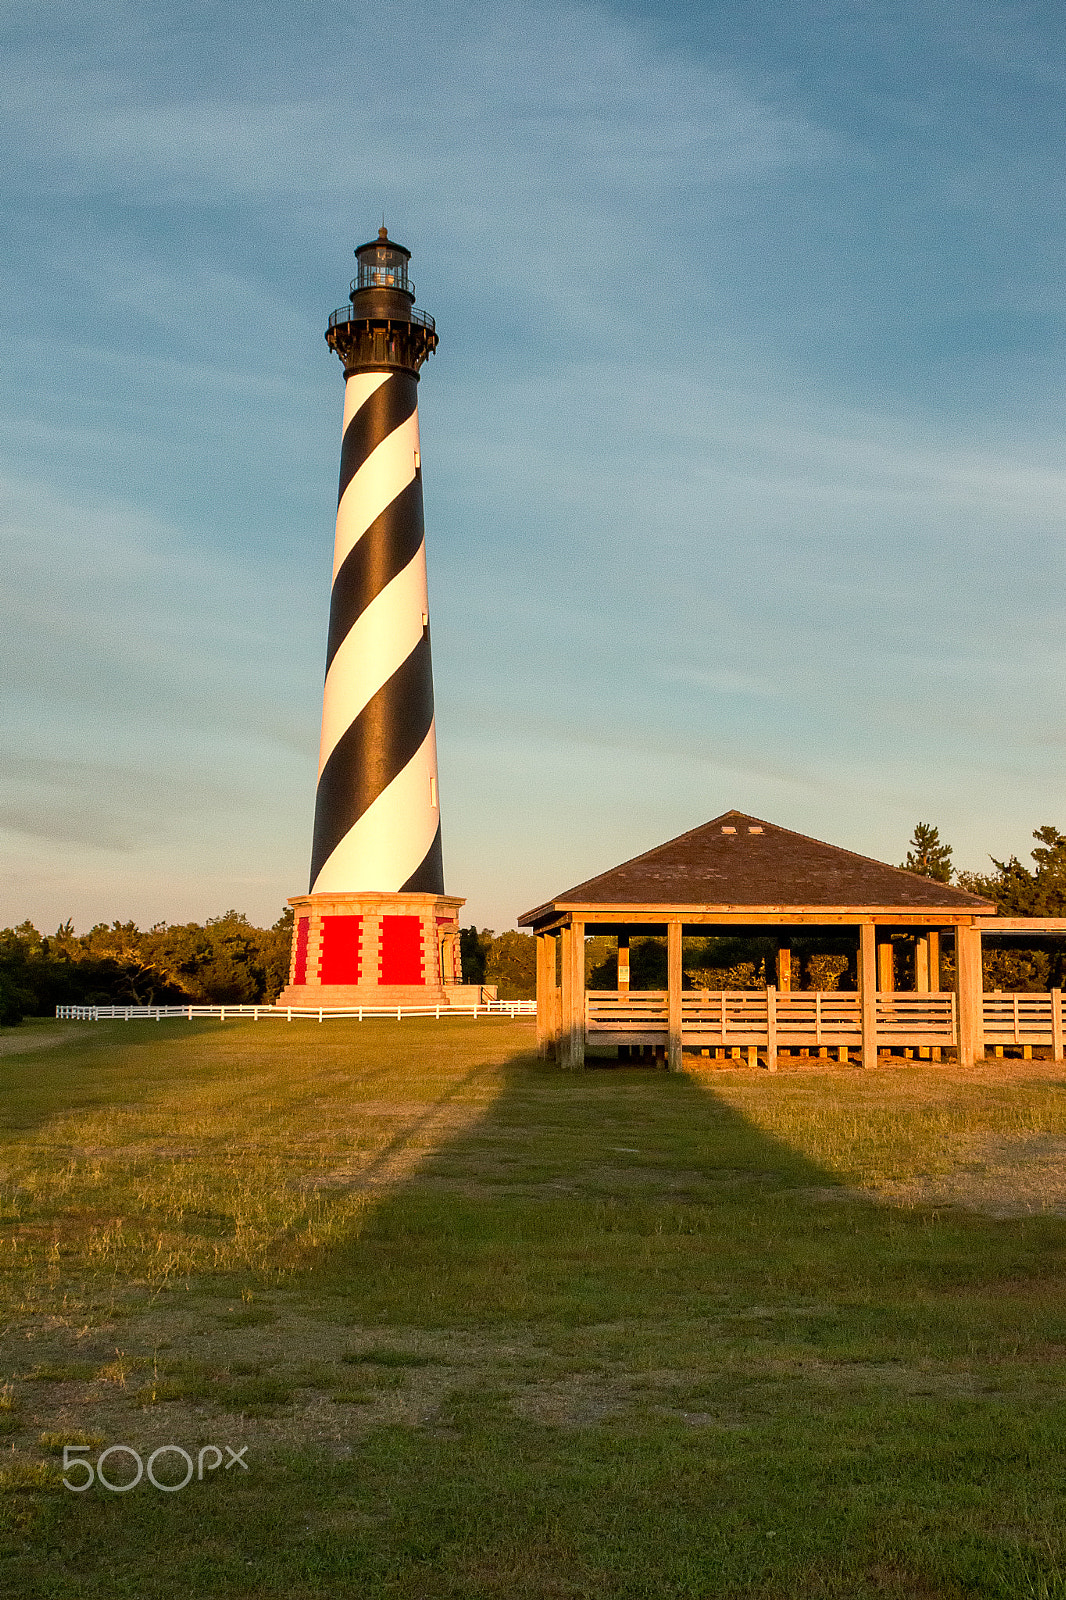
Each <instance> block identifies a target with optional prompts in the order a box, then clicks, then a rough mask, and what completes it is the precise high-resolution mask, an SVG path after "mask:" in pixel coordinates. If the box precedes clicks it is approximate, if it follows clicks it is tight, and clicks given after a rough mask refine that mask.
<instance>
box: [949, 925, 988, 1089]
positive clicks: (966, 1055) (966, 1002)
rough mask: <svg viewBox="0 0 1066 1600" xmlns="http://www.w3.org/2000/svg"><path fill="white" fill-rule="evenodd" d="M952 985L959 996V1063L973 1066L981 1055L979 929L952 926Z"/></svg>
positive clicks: (982, 1023) (981, 993) (982, 989)
mask: <svg viewBox="0 0 1066 1600" xmlns="http://www.w3.org/2000/svg"><path fill="white" fill-rule="evenodd" d="M955 985H956V991H957V993H958V997H959V1066H960V1067H972V1066H973V1064H974V1062H975V1061H979V1060H980V1059H981V1057H982V1056H983V1055H984V1048H985V1041H984V1017H983V1015H982V1012H983V1009H984V987H983V983H982V974H981V930H980V928H965V927H961V926H960V927H958V928H956V929H955Z"/></svg>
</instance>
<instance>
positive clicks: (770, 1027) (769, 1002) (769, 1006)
mask: <svg viewBox="0 0 1066 1600" xmlns="http://www.w3.org/2000/svg"><path fill="white" fill-rule="evenodd" d="M766 1070H767V1072H776V1071H777V990H776V989H775V988H774V986H773V984H772V983H771V984H768V985H767V989H766Z"/></svg>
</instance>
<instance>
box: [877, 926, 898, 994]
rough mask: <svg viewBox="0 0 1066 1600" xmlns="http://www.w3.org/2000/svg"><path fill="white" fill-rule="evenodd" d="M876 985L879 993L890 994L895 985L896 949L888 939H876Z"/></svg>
mask: <svg viewBox="0 0 1066 1600" xmlns="http://www.w3.org/2000/svg"><path fill="white" fill-rule="evenodd" d="M877 987H878V990H879V991H880V992H881V994H892V993H893V992H894V990H895V987H896V951H895V948H894V946H893V944H892V941H891V940H890V939H878V941H877Z"/></svg>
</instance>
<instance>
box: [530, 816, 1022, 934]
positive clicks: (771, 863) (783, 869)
mask: <svg viewBox="0 0 1066 1600" xmlns="http://www.w3.org/2000/svg"><path fill="white" fill-rule="evenodd" d="M569 905H579V906H595V905H618V906H624V905H672V906H684V905H693V906H695V905H699V906H722V907H723V908H724V907H727V906H728V907H733V908H735V907H741V906H751V907H753V908H754V907H756V906H781V907H787V906H826V907H829V906H834V907H840V906H852V907H856V908H862V907H874V906H877V907H887V906H898V907H899V908H900V909H901V910H902V909H904V908H908V907H913V908H914V909H915V910H925V909H927V908H928V909H943V910H945V911H955V912H959V911H978V912H989V911H994V910H995V907H994V906H993V905H992V903H991V901H988V900H984V899H982V898H981V896H980V895H976V894H970V893H969V891H968V890H966V889H953V888H952V887H951V885H950V884H946V883H937V882H935V880H934V879H932V878H923V877H920V876H919V874H918V873H916V872H907V871H906V870H905V869H904V868H903V867H890V866H886V864H885V863H884V862H883V861H874V860H872V859H871V858H870V857H869V856H860V855H856V854H855V852H854V851H853V850H841V849H840V847H839V845H835V844H823V843H822V841H821V840H820V839H809V838H808V837H807V835H806V834H803V833H793V832H792V831H791V830H790V829H789V828H779V827H778V826H777V824H776V823H773V822H764V821H763V820H762V819H761V818H760V817H749V816H746V815H745V813H744V812H742V811H726V812H724V813H723V815H722V816H720V817H715V818H714V819H713V821H711V822H705V823H703V824H702V826H700V827H698V828H693V829H691V830H690V832H688V833H683V834H681V835H680V836H679V837H678V838H676V839H670V840H668V841H667V843H666V844H661V845H658V846H657V847H656V848H655V849H654V850H647V851H645V853H644V854H643V855H640V856H634V857H633V859H632V860H631V861H623V862H622V864H621V866H617V867H612V868H611V869H610V870H609V871H608V872H601V873H600V875H599V877H596V878H589V879H588V880H587V881H586V882H585V883H579V884H577V885H576V886H575V887H574V888H573V889H566V890H564V892H563V893H562V894H557V895H555V896H554V897H553V898H552V899H551V900H549V901H547V902H546V903H545V904H544V905H542V906H537V907H536V909H535V910H533V911H527V912H526V913H525V914H524V915H523V916H521V917H520V918H519V919H518V920H519V923H520V925H522V926H526V927H528V926H530V925H531V924H533V923H535V922H537V921H538V920H539V919H540V918H541V917H543V916H545V915H546V914H548V913H549V912H551V911H552V910H553V909H554V908H558V907H561V906H569Z"/></svg>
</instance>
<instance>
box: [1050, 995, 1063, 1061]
mask: <svg viewBox="0 0 1066 1600" xmlns="http://www.w3.org/2000/svg"><path fill="white" fill-rule="evenodd" d="M1051 1059H1052V1061H1061V1060H1062V990H1061V989H1052V991H1051Z"/></svg>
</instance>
